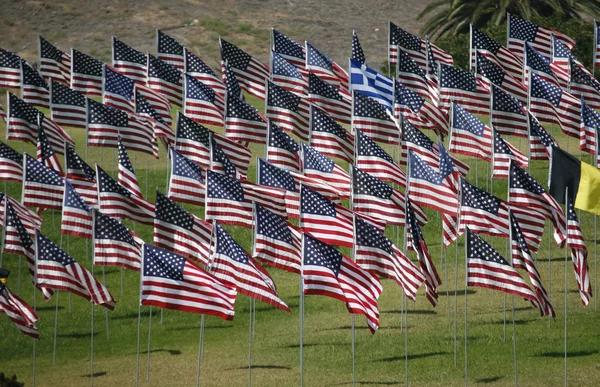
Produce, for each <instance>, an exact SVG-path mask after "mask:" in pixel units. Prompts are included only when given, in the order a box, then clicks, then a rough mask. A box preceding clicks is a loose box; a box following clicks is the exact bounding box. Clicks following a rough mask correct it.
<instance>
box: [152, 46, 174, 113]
mask: <svg viewBox="0 0 600 387" xmlns="http://www.w3.org/2000/svg"><path fill="white" fill-rule="evenodd" d="M181 76H182V74H181V71H179V70H178V69H177V68H176V67H173V66H171V65H170V64H168V63H167V62H163V61H162V60H160V59H157V58H155V57H154V56H152V55H150V54H148V87H149V88H150V89H152V90H153V91H155V92H156V93H158V94H160V95H161V96H163V97H164V98H166V99H167V100H168V101H169V102H170V103H172V104H174V105H176V106H179V107H181V106H182V103H183V90H182V84H181Z"/></svg>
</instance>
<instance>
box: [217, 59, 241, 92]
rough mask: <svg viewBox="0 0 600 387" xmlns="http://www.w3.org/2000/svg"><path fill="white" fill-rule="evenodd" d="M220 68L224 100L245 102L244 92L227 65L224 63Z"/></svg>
mask: <svg viewBox="0 0 600 387" xmlns="http://www.w3.org/2000/svg"><path fill="white" fill-rule="evenodd" d="M221 67H222V72H223V82H224V83H225V92H226V98H239V99H241V100H242V101H243V100H245V99H246V98H245V97H244V92H243V91H242V88H241V86H240V83H239V82H238V79H237V77H236V76H235V73H234V72H233V69H232V68H231V66H230V65H229V63H228V62H225V63H223V64H222V65H221Z"/></svg>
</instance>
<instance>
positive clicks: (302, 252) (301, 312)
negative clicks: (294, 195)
mask: <svg viewBox="0 0 600 387" xmlns="http://www.w3.org/2000/svg"><path fill="white" fill-rule="evenodd" d="M300 191H302V184H300ZM299 320H300V387H303V386H304V364H303V362H304V359H303V340H304V337H303V335H304V327H303V323H304V234H302V247H301V260H300V318H299Z"/></svg>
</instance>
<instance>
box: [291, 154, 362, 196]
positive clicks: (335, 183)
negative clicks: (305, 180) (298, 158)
mask: <svg viewBox="0 0 600 387" xmlns="http://www.w3.org/2000/svg"><path fill="white" fill-rule="evenodd" d="M302 171H303V172H304V176H306V177H309V178H312V179H315V180H319V181H321V182H323V183H325V184H328V185H330V186H332V187H333V188H335V189H336V190H337V191H338V192H339V194H340V197H341V198H349V197H350V186H351V180H350V175H348V172H346V171H345V170H344V169H343V168H342V167H340V166H339V165H337V164H336V163H334V162H333V160H331V159H329V158H327V157H326V156H323V154H321V153H320V152H319V151H317V150H316V149H314V148H312V147H310V146H308V145H306V144H302Z"/></svg>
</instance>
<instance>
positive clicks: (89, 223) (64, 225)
mask: <svg viewBox="0 0 600 387" xmlns="http://www.w3.org/2000/svg"><path fill="white" fill-rule="evenodd" d="M65 196H66V190H65ZM66 199H67V198H66V197H65V200H66ZM81 200H83V199H81ZM92 228H93V220H92V214H91V213H89V212H88V211H86V210H84V209H79V208H77V207H72V206H69V205H66V204H65V205H64V206H63V208H62V218H61V223H60V232H61V234H67V235H74V236H78V237H81V238H87V239H92V237H93V233H92Z"/></svg>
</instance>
